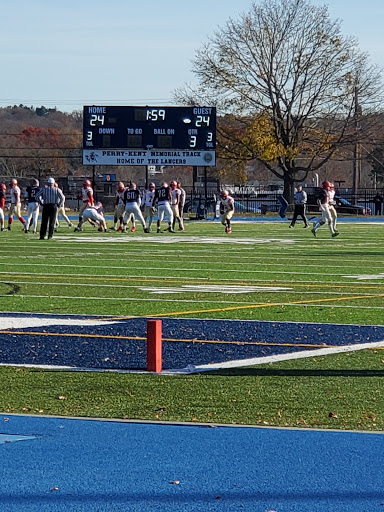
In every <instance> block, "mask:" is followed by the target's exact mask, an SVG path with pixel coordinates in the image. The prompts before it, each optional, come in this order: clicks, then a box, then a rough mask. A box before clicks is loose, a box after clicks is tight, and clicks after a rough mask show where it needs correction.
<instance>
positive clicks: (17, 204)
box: [8, 179, 25, 231]
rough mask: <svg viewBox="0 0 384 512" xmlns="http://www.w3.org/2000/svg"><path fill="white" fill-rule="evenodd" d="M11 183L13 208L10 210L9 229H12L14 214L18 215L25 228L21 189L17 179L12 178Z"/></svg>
mask: <svg viewBox="0 0 384 512" xmlns="http://www.w3.org/2000/svg"><path fill="white" fill-rule="evenodd" d="M9 185H10V187H11V208H10V209H9V211H8V229H9V231H11V225H12V222H13V216H14V215H16V217H17V218H18V219H19V221H20V222H21V223H22V225H23V227H24V229H25V220H24V219H23V217H22V216H21V190H20V188H19V187H18V186H17V180H15V179H12V180H11V182H10V184H9Z"/></svg>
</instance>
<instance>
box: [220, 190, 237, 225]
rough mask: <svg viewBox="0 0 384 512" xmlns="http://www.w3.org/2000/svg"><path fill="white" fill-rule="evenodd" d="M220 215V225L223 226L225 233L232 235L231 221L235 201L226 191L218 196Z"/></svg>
mask: <svg viewBox="0 0 384 512" xmlns="http://www.w3.org/2000/svg"><path fill="white" fill-rule="evenodd" d="M220 213H221V223H222V225H223V226H225V232H226V233H232V228H231V219H232V217H233V214H234V213H235V201H234V199H233V197H231V196H230V195H229V192H228V190H223V191H222V192H221V194H220Z"/></svg>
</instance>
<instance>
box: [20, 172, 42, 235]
mask: <svg viewBox="0 0 384 512" xmlns="http://www.w3.org/2000/svg"><path fill="white" fill-rule="evenodd" d="M39 190H40V184H39V180H37V179H35V178H33V179H32V180H31V181H30V184H29V186H28V187H27V188H26V189H25V199H26V201H27V220H26V223H25V230H24V231H25V232H26V233H28V231H29V229H30V228H32V232H33V234H34V235H35V234H36V231H37V219H38V218H39V203H38V201H37V199H36V194H37V193H38V191H39Z"/></svg>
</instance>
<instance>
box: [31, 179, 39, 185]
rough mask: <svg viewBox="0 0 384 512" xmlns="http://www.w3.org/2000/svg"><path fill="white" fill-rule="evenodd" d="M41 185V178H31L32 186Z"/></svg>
mask: <svg viewBox="0 0 384 512" xmlns="http://www.w3.org/2000/svg"><path fill="white" fill-rule="evenodd" d="M38 186H39V180H37V179H36V178H32V179H31V187H38Z"/></svg>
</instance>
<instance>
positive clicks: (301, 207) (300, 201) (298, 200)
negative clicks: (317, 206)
mask: <svg viewBox="0 0 384 512" xmlns="http://www.w3.org/2000/svg"><path fill="white" fill-rule="evenodd" d="M293 198H294V201H295V209H294V212H293V218H292V220H291V223H290V225H289V227H290V228H293V227H294V226H295V224H296V221H297V217H299V216H300V217H301V218H302V219H303V221H304V227H305V228H308V227H309V223H308V219H307V217H306V215H305V210H306V205H307V193H306V192H305V191H304V190H303V187H302V186H301V185H299V186H298V187H297V190H296V192H295V194H294V196H293Z"/></svg>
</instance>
